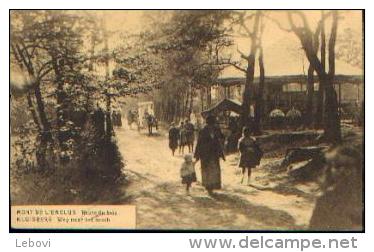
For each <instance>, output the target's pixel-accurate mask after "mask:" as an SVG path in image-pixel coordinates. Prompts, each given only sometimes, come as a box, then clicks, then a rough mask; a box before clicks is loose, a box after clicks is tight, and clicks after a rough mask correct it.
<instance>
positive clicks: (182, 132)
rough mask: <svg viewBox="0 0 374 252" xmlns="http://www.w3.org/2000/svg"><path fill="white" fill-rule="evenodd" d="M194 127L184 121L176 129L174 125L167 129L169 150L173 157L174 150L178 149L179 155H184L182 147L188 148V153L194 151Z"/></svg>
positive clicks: (188, 121)
mask: <svg viewBox="0 0 374 252" xmlns="http://www.w3.org/2000/svg"><path fill="white" fill-rule="evenodd" d="M194 142H195V126H194V125H193V124H192V123H191V122H190V120H188V119H186V120H185V121H182V122H181V123H180V126H179V127H176V125H175V123H172V124H171V127H170V129H169V148H170V149H171V152H172V154H173V156H174V154H175V150H176V149H178V148H179V154H184V147H185V146H187V147H188V152H189V153H190V152H193V151H194Z"/></svg>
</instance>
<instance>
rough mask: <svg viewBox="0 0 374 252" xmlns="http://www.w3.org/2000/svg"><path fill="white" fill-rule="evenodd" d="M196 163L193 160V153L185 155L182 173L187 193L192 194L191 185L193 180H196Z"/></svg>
mask: <svg viewBox="0 0 374 252" xmlns="http://www.w3.org/2000/svg"><path fill="white" fill-rule="evenodd" d="M195 164H196V162H194V161H193V160H192V154H186V155H184V162H183V163H182V166H181V170H180V174H181V178H182V184H185V185H186V193H187V194H190V187H191V185H192V183H193V182H196V173H195Z"/></svg>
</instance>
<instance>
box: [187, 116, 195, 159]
mask: <svg viewBox="0 0 374 252" xmlns="http://www.w3.org/2000/svg"><path fill="white" fill-rule="evenodd" d="M185 129H186V140H187V141H186V142H187V146H188V152H193V146H194V143H195V126H194V125H193V124H192V123H191V121H190V120H188V119H187V120H186V121H185Z"/></svg>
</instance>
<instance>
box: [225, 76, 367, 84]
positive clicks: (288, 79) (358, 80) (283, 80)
mask: <svg viewBox="0 0 374 252" xmlns="http://www.w3.org/2000/svg"><path fill="white" fill-rule="evenodd" d="M307 78H308V77H307V76H306V75H281V76H267V77H265V83H266V84H270V85H283V84H288V83H307ZM318 81H319V80H318V76H314V82H318ZM258 82H259V77H255V79H254V84H258ZM334 82H335V84H338V83H352V84H362V83H363V76H362V75H342V74H337V75H335V81H334ZM243 84H245V77H234V78H231V77H230V78H220V79H218V85H223V86H234V85H243Z"/></svg>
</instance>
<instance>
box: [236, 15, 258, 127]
mask: <svg viewBox="0 0 374 252" xmlns="http://www.w3.org/2000/svg"><path fill="white" fill-rule="evenodd" d="M261 16H262V12H261V11H255V12H254V13H250V12H242V11H240V12H236V13H235V15H234V23H236V24H237V25H239V26H240V28H241V30H242V31H243V33H244V35H245V36H246V37H248V38H249V39H250V50H249V53H248V54H244V53H242V52H240V54H241V57H242V59H244V60H245V61H246V63H247V67H246V68H245V69H244V68H242V67H239V66H235V65H234V66H235V67H236V68H237V69H239V70H241V71H242V72H244V73H245V76H246V78H245V85H244V92H243V103H242V124H243V125H244V126H249V125H250V112H251V101H252V91H253V80H254V74H255V61H256V54H257V51H258V36H259V33H260V19H261Z"/></svg>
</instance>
